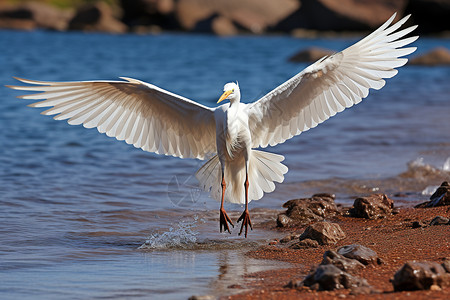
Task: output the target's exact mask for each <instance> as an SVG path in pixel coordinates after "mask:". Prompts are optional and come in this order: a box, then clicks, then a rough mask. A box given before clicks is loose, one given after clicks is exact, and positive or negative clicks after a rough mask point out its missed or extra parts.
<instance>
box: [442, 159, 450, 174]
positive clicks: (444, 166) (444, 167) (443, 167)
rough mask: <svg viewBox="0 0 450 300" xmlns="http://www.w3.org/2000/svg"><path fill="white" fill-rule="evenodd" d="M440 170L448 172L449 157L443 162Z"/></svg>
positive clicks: (449, 167) (449, 165)
mask: <svg viewBox="0 0 450 300" xmlns="http://www.w3.org/2000/svg"><path fill="white" fill-rule="evenodd" d="M442 170H444V171H447V172H450V157H448V158H447V160H446V161H445V162H444V165H443V166H442Z"/></svg>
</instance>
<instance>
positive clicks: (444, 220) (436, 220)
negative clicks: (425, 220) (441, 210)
mask: <svg viewBox="0 0 450 300" xmlns="http://www.w3.org/2000/svg"><path fill="white" fill-rule="evenodd" d="M448 222H449V219H447V218H445V217H441V216H437V217H435V218H434V219H433V220H431V222H430V226H431V225H447V224H448Z"/></svg>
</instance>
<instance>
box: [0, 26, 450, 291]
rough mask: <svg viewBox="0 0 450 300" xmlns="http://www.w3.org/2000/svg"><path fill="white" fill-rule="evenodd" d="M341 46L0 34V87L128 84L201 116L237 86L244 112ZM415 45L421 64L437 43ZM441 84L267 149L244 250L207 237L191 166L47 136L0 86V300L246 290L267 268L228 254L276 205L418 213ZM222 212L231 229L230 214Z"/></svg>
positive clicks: (387, 92)
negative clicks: (311, 201)
mask: <svg viewBox="0 0 450 300" xmlns="http://www.w3.org/2000/svg"><path fill="white" fill-rule="evenodd" d="M354 41H355V40H354V39H332V40H321V39H311V40H302V39H294V38H290V37H277V36H272V37H232V38H218V37H213V36H203V35H188V36H187V35H176V34H162V35H158V36H138V35H123V36H115V35H102V34H88V35H86V34H79V33H51V32H32V33H25V32H9V31H0V53H1V54H0V66H1V69H0V80H1V81H0V82H1V83H2V84H16V82H14V80H13V79H12V78H11V76H19V77H25V78H31V79H42V80H50V81H52V80H93V79H115V78H117V77H119V76H128V77H134V78H138V79H141V80H145V81H148V82H152V83H154V84H156V85H158V86H161V87H163V88H165V89H168V90H170V91H172V92H175V93H179V94H182V95H184V96H186V97H188V98H191V99H193V100H196V101H199V102H201V103H203V104H205V105H209V106H214V105H215V102H216V100H217V98H218V97H219V96H220V94H221V91H222V87H223V84H224V83H225V82H228V81H232V80H238V81H239V84H240V86H241V89H242V95H243V99H244V102H248V101H253V100H256V99H258V98H259V97H261V96H263V95H264V94H265V93H266V92H268V91H269V90H270V89H272V88H273V87H275V86H277V85H278V84H280V83H282V82H283V81H285V80H287V79H288V78H290V77H291V76H293V75H294V74H296V73H297V72H299V71H300V70H302V69H303V68H304V67H306V64H292V63H288V62H287V58H288V57H289V56H290V55H292V54H293V53H295V52H296V51H298V50H299V49H301V48H304V47H307V46H311V45H316V46H321V47H326V48H331V49H335V50H340V49H343V48H344V47H345V46H347V45H350V44H351V43H352V42H354ZM415 45H416V46H418V47H419V50H418V51H417V52H418V53H423V52H425V51H427V50H429V49H431V48H433V47H435V46H437V45H444V46H446V47H447V48H450V40H440V39H425V38H424V39H420V40H419V41H417V42H416V43H415ZM449 79H450V68H448V67H447V68H446V67H435V68H429V67H415V66H405V67H403V68H401V69H400V72H399V74H398V75H397V76H396V77H394V78H393V79H390V80H388V81H387V84H386V86H385V87H384V88H383V89H382V90H380V91H372V92H371V95H370V96H369V98H368V99H366V100H364V101H363V103H362V104H360V105H357V106H355V107H353V108H351V109H349V110H346V111H344V112H342V113H340V114H338V115H337V116H335V117H333V118H332V119H330V120H328V121H327V122H325V123H324V124H321V125H320V126H318V127H317V128H315V129H313V130H310V131H308V132H305V133H303V134H301V135H300V136H299V137H296V138H293V139H291V140H290V141H288V142H286V143H284V144H282V145H279V146H277V147H274V148H270V149H268V150H269V151H272V152H276V153H280V154H283V155H284V156H285V157H286V160H285V163H286V165H287V166H288V167H289V169H290V171H289V173H288V174H287V175H286V177H285V182H284V183H283V184H278V185H277V189H276V190H275V192H273V193H271V194H268V195H266V196H265V197H264V198H263V199H261V200H259V201H255V202H252V203H251V208H253V211H252V214H253V219H252V221H253V223H254V224H255V229H254V230H253V231H252V232H251V233H250V235H249V239H247V240H244V239H243V238H242V237H237V228H234V231H233V234H232V235H228V234H220V233H218V216H217V208H218V203H216V202H215V201H213V200H211V199H209V198H208V195H207V193H205V192H202V191H200V190H199V189H198V187H197V185H196V181H195V178H194V177H193V174H194V173H195V171H196V169H197V168H198V167H200V166H201V163H202V162H200V161H197V160H181V159H177V158H173V157H163V156H159V155H156V154H151V153H145V152H143V151H141V150H139V149H134V148H133V147H131V146H129V145H127V144H125V143H124V142H117V141H116V140H114V139H111V138H108V137H106V136H104V135H101V134H99V133H98V132H97V131H96V130H86V129H84V128H82V127H80V126H69V125H67V124H66V123H64V122H56V121H54V120H52V119H51V118H49V117H45V116H41V115H39V113H38V112H39V109H31V108H27V107H26V104H28V102H27V101H25V100H19V99H15V96H17V95H18V94H20V93H18V92H16V91H12V90H9V89H6V88H0V99H1V101H0V128H1V133H0V145H1V147H0V192H1V195H2V197H0V208H1V215H0V282H1V284H0V298H2V299H17V298H19V297H20V298H23V299H27V298H29V299H52V298H54V299H60V298H62V297H64V298H73V299H80V298H138V297H147V296H149V295H151V296H152V297H153V298H164V299H183V298H187V297H189V296H190V295H193V294H216V295H222V294H227V293H230V292H233V290H230V289H226V287H227V286H229V285H231V284H235V283H236V282H238V283H239V284H240V285H242V286H244V287H245V281H244V282H243V283H240V280H241V279H240V276H241V275H242V274H244V273H248V272H253V271H255V270H258V269H259V268H262V267H266V268H267V267H275V266H278V267H282V265H278V263H273V262H266V261H255V260H252V259H250V258H246V257H245V255H242V253H244V252H245V251H246V250H247V249H251V248H253V247H255V246H257V245H259V244H262V243H266V242H267V240H269V239H271V238H273V237H275V236H276V235H277V234H276V233H273V232H270V231H269V232H268V231H265V230H264V229H262V228H261V227H260V225H259V224H261V223H262V222H264V221H266V220H267V219H270V218H274V217H275V216H276V213H275V210H281V205H282V203H284V202H285V201H287V200H289V199H292V198H296V197H305V196H310V195H311V194H312V193H315V192H331V193H335V194H336V195H337V201H339V202H340V203H342V204H351V200H352V199H353V198H354V196H357V195H363V194H367V193H370V192H387V193H389V194H390V195H393V194H395V193H399V192H401V195H400V196H399V195H397V196H395V197H396V200H398V201H399V203H401V204H403V205H407V204H408V203H413V202H414V203H415V202H420V201H424V200H426V199H427V198H428V197H429V194H430V193H431V192H432V186H435V185H438V184H440V181H442V180H443V179H445V178H448V177H449V171H450V161H448V158H449V157H450V140H449V137H450V135H449V132H450V118H449V117H448V116H449V113H450V85H449V84H448V82H449ZM427 187H428V189H427ZM422 192H423V193H422ZM227 210H228V211H229V212H230V214H231V217H232V219H233V220H236V219H237V217H238V216H239V214H240V211H241V207H239V206H234V205H229V206H227ZM142 245H144V246H143V247H142V248H141V249H138V248H139V247H141V246H142ZM149 248H151V249H149ZM152 249H153V250H152Z"/></svg>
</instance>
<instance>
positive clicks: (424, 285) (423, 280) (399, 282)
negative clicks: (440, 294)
mask: <svg viewBox="0 0 450 300" xmlns="http://www.w3.org/2000/svg"><path fill="white" fill-rule="evenodd" d="M392 284H393V286H394V290H395V291H414V290H429V289H431V288H432V286H439V287H441V288H442V287H446V286H449V285H450V274H449V273H446V272H445V269H444V268H443V267H442V265H440V264H438V263H436V262H407V263H406V264H404V265H403V266H402V267H401V268H400V269H399V270H398V271H397V272H396V273H395V275H394V279H393V280H392Z"/></svg>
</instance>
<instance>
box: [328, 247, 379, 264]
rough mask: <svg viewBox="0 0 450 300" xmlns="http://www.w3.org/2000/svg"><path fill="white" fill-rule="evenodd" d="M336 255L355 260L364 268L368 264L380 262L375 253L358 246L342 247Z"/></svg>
mask: <svg viewBox="0 0 450 300" xmlns="http://www.w3.org/2000/svg"><path fill="white" fill-rule="evenodd" d="M337 253H338V254H340V255H342V256H344V257H347V258H350V259H355V260H357V261H359V262H360V263H362V264H364V265H366V266H367V265H369V264H380V262H381V260H380V259H379V258H378V255H377V253H376V252H375V251H373V250H372V249H370V248H367V247H364V246H362V245H358V244H353V245H347V246H342V247H340V248H339V249H338V250H337Z"/></svg>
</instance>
